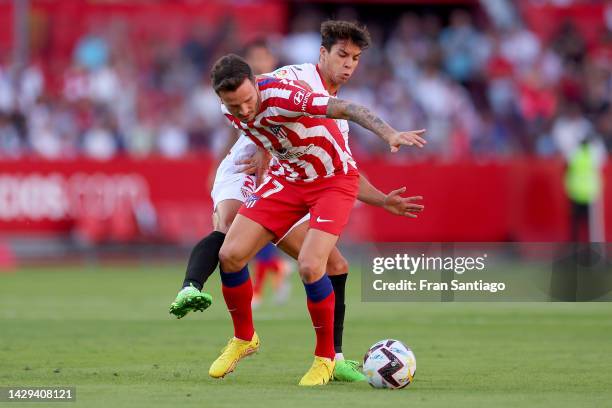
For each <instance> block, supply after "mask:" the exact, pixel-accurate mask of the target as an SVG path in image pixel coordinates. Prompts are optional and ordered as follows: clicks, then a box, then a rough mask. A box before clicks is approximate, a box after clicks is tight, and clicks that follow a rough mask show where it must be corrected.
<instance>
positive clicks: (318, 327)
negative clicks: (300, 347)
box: [312, 326, 323, 330]
mask: <svg viewBox="0 0 612 408" xmlns="http://www.w3.org/2000/svg"><path fill="white" fill-rule="evenodd" d="M312 327H314V329H315V330H317V329H322V328H323V326H312Z"/></svg>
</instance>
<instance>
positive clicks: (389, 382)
mask: <svg viewBox="0 0 612 408" xmlns="http://www.w3.org/2000/svg"><path fill="white" fill-rule="evenodd" d="M363 372H364V374H365V375H366V376H367V377H368V382H369V383H370V385H371V386H372V387H374V388H392V389H399V388H404V387H405V386H407V385H408V384H410V383H412V381H413V380H414V374H415V372H416V357H415V356H414V353H413V352H412V350H410V348H409V347H407V346H406V345H405V344H404V343H402V342H401V341H398V340H393V339H386V340H381V341H379V342H377V343H376V344H374V345H373V346H372V347H370V349H369V350H368V352H367V353H366V354H365V356H364V357H363Z"/></svg>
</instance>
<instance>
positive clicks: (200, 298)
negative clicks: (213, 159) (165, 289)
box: [170, 173, 255, 319]
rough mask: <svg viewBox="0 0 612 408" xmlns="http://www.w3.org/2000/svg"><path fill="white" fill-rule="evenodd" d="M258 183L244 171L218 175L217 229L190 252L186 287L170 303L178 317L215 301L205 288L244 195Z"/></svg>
mask: <svg viewBox="0 0 612 408" xmlns="http://www.w3.org/2000/svg"><path fill="white" fill-rule="evenodd" d="M254 186H255V179H254V177H253V176H249V175H246V174H242V173H238V174H233V175H231V176H229V177H217V178H216V179H215V183H214V187H213V190H212V193H211V195H212V198H213V203H214V208H215V211H214V213H213V225H214V228H215V229H214V231H213V232H211V233H210V234H209V235H207V236H206V237H204V238H203V239H202V240H200V242H198V243H197V244H196V245H195V247H194V248H193V249H192V251H191V254H190V255H189V261H188V263H187V270H186V272H185V279H184V281H183V286H182V289H181V291H179V293H178V295H177V296H176V299H175V300H174V302H172V304H171V305H170V313H171V314H173V315H175V316H176V317H177V318H179V319H180V318H182V317H184V316H185V315H186V314H187V313H189V312H191V311H195V310H199V311H204V310H205V309H206V308H208V307H209V306H210V304H211V303H212V297H211V296H210V295H209V294H208V293H205V292H201V290H202V288H203V286H204V283H206V281H207V280H208V278H209V277H210V275H212V274H213V272H214V271H215V269H216V268H217V265H218V264H219V255H218V254H219V250H220V249H221V245H223V241H224V240H225V234H226V233H227V231H228V229H229V226H230V225H231V224H232V221H233V220H234V218H235V217H236V214H237V213H238V210H239V209H240V207H241V206H242V202H243V201H244V197H245V196H246V195H248V194H250V193H252V191H253V188H254Z"/></svg>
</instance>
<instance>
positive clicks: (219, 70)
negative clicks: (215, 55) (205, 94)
mask: <svg viewBox="0 0 612 408" xmlns="http://www.w3.org/2000/svg"><path fill="white" fill-rule="evenodd" d="M245 79H248V80H249V81H254V80H255V77H254V75H253V70H252V69H251V67H250V65H249V64H248V63H247V62H246V61H245V60H244V59H242V58H241V57H239V56H238V55H236V54H227V55H224V56H223V57H221V58H219V59H218V60H217V62H215V65H213V67H212V69H211V71H210V80H211V82H212V86H213V89H214V90H215V92H216V93H217V94H218V93H220V92H231V91H235V90H236V89H238V87H239V86H240V85H242V83H243V82H244V80H245Z"/></svg>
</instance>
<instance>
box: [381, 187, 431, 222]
mask: <svg viewBox="0 0 612 408" xmlns="http://www.w3.org/2000/svg"><path fill="white" fill-rule="evenodd" d="M405 192H406V187H402V188H399V189H397V190H393V191H391V192H390V193H389V194H387V196H386V197H385V201H384V203H383V208H384V209H385V210H387V211H389V212H390V213H391V214H395V215H402V216H405V217H409V218H417V214H415V213H420V212H421V211H423V209H424V208H425V206H424V205H421V204H417V203H415V201H420V200H422V199H423V197H422V196H413V197H402V196H401V195H402V194H403V193H405Z"/></svg>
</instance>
